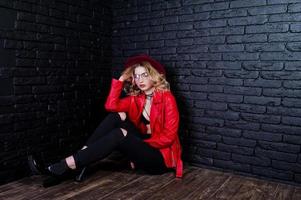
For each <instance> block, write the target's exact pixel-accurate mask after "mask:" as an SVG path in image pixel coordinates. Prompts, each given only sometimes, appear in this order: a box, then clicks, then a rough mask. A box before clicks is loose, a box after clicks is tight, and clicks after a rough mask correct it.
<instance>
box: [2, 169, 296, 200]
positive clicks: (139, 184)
mask: <svg viewBox="0 0 301 200" xmlns="http://www.w3.org/2000/svg"><path fill="white" fill-rule="evenodd" d="M43 179H45V177H43V176H31V177H27V178H24V179H21V180H18V181H15V182H11V183H8V184H6V185H2V186H0V199H5V200H7V199H8V200H9V199H12V200H18V199H30V200H35V199H58V200H59V199H143V200H145V199H151V200H154V199H155V200H156V199H173V200H174V199H189V200H190V199H206V200H207V199H231V200H242V199H253V200H261V199H262V200H268V199H271V200H275V199H286V200H290V199H291V200H300V199H301V187H299V186H294V185H287V184H283V183H277V182H272V181H265V180H261V179H256V178H251V177H244V176H239V175H234V174H231V173H224V172H220V171H214V170H209V169H203V168H197V167H191V166H189V167H186V168H185V171H184V178H183V179H176V178H174V174H173V173H167V174H164V175H157V176H150V175H145V174H142V173H137V172H135V171H131V170H121V169H117V170H116V169H114V170H110V167H105V168H103V169H99V170H98V171H96V172H94V173H93V174H91V175H90V177H89V178H88V179H87V180H85V181H84V182H82V183H76V182H73V181H72V180H68V181H65V182H63V183H61V184H60V185H57V186H53V187H50V188H43V187H42V186H41V183H42V180H43Z"/></svg>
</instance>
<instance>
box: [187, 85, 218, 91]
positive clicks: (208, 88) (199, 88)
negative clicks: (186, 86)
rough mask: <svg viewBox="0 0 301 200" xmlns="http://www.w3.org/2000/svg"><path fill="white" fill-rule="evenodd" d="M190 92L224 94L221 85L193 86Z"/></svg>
mask: <svg viewBox="0 0 301 200" xmlns="http://www.w3.org/2000/svg"><path fill="white" fill-rule="evenodd" d="M190 90H191V91H196V92H222V91H223V88H222V87H221V86H219V85H191V86H190Z"/></svg>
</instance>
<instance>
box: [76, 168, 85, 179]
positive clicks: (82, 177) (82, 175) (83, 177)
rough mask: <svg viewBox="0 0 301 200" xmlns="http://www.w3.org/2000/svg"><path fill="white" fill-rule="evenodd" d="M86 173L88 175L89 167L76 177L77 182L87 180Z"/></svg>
mask: <svg viewBox="0 0 301 200" xmlns="http://www.w3.org/2000/svg"><path fill="white" fill-rule="evenodd" d="M86 173H87V167H84V168H82V170H80V172H79V174H78V175H76V176H75V181H76V182H82V181H83V180H84V179H85V178H86Z"/></svg>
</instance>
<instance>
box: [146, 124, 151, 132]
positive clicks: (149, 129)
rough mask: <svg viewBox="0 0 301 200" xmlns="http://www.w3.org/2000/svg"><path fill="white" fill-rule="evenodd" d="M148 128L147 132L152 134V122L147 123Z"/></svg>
mask: <svg viewBox="0 0 301 200" xmlns="http://www.w3.org/2000/svg"><path fill="white" fill-rule="evenodd" d="M146 128H147V131H146V133H147V134H152V130H151V127H150V124H147V125H146Z"/></svg>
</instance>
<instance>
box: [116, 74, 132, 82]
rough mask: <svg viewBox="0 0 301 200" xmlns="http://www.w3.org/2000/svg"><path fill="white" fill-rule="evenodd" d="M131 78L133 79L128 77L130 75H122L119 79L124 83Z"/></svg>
mask: <svg viewBox="0 0 301 200" xmlns="http://www.w3.org/2000/svg"><path fill="white" fill-rule="evenodd" d="M130 78H132V77H131V75H128V74H122V75H121V76H120V77H119V80H120V81H122V82H123V81H127V80H129V79H130Z"/></svg>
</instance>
